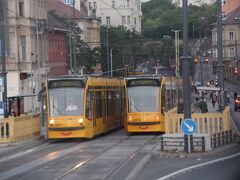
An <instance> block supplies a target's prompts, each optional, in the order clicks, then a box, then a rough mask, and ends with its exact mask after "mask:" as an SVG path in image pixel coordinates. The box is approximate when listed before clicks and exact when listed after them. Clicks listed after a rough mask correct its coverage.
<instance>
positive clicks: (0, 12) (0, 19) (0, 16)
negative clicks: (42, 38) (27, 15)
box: [0, 1, 7, 118]
mask: <svg viewBox="0 0 240 180" xmlns="http://www.w3.org/2000/svg"><path fill="white" fill-rule="evenodd" d="M3 2H4V1H0V25H1V28H0V38H1V39H0V40H1V41H0V43H1V52H2V53H1V57H2V81H3V97H2V98H3V99H2V101H3V112H4V118H7V72H6V62H5V38H4V37H5V33H4V28H5V27H4V23H5V20H4V17H5V13H4V7H3V5H4V4H3Z"/></svg>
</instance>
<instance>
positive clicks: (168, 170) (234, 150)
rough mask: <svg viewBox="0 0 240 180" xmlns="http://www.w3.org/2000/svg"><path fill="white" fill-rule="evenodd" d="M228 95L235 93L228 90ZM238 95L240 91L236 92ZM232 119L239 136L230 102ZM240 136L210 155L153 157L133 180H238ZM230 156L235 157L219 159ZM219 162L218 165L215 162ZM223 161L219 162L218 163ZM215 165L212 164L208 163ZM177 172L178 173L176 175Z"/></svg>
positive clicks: (237, 115) (236, 114) (238, 115)
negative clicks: (229, 92)
mask: <svg viewBox="0 0 240 180" xmlns="http://www.w3.org/2000/svg"><path fill="white" fill-rule="evenodd" d="M227 88H228V89H229V91H231V95H233V93H232V92H233V91H234V90H236V89H235V88H233V87H230V86H227ZM239 92H240V91H239ZM230 107H231V117H232V120H233V126H234V128H235V129H237V130H236V134H238V133H239V132H240V111H238V112H235V111H234V110H233V99H232V98H231V103H230ZM239 138H240V137H239V135H238V138H237V140H236V142H235V143H233V144H231V145H227V146H224V147H221V148H218V149H215V150H214V151H212V152H208V153H197V154H192V155H184V154H179V156H177V157H176V156H175V155H171V154H166V153H165V154H163V153H159V154H153V156H152V158H151V160H150V161H149V162H148V163H147V164H146V165H145V166H144V168H143V169H142V171H141V172H140V173H139V174H138V176H137V177H136V178H135V179H137V180H146V179H147V180H156V179H158V180H164V179H169V180H170V179H171V180H172V179H176V180H192V179H194V180H203V179H204V180H240V153H239V152H240V141H239ZM233 154H236V156H234V157H231V158H229V159H222V158H225V157H229V156H231V155H233ZM219 159H220V161H218V160H219ZM221 159H222V160H221ZM212 161H215V162H214V163H209V162H212ZM178 172H179V173H178Z"/></svg>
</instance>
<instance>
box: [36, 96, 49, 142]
mask: <svg viewBox="0 0 240 180" xmlns="http://www.w3.org/2000/svg"><path fill="white" fill-rule="evenodd" d="M38 97H39V99H38V100H39V103H40V119H41V136H44V138H45V139H47V102H46V101H47V99H46V93H45V92H41V93H40V94H39V96H38Z"/></svg>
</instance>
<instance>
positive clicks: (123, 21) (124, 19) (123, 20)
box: [122, 16, 126, 24]
mask: <svg viewBox="0 0 240 180" xmlns="http://www.w3.org/2000/svg"><path fill="white" fill-rule="evenodd" d="M122 24H126V16H122Z"/></svg>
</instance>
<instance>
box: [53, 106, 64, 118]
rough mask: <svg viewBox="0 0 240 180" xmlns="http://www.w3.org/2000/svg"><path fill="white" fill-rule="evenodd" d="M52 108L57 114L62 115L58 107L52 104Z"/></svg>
mask: <svg viewBox="0 0 240 180" xmlns="http://www.w3.org/2000/svg"><path fill="white" fill-rule="evenodd" d="M53 108H54V109H55V110H56V111H57V112H58V114H60V115H62V116H63V113H61V112H60V111H59V109H58V108H57V107H56V106H55V105H53Z"/></svg>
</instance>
